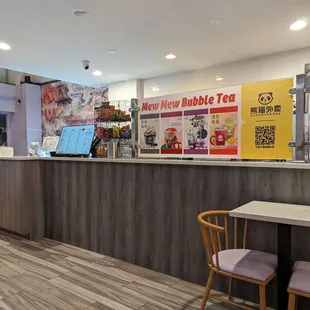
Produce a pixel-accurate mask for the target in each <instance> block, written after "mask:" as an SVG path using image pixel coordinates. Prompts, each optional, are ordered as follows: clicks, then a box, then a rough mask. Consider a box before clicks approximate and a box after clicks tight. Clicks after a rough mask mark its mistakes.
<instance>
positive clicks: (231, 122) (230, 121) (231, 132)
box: [224, 118, 237, 140]
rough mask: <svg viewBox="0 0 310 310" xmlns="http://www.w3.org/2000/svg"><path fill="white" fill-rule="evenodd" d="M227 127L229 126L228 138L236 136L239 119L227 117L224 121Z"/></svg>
mask: <svg viewBox="0 0 310 310" xmlns="http://www.w3.org/2000/svg"><path fill="white" fill-rule="evenodd" d="M224 125H225V127H227V134H226V140H228V139H229V138H231V137H234V136H235V130H236V126H237V121H236V120H235V119H232V118H226V119H225V121H224Z"/></svg>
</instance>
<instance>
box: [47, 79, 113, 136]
mask: <svg viewBox="0 0 310 310" xmlns="http://www.w3.org/2000/svg"><path fill="white" fill-rule="evenodd" d="M107 100H108V88H100V89H94V88H91V87H86V86H81V85H77V84H72V83H66V82H56V83H52V84H48V85H45V86H42V126H43V136H57V135H60V132H61V128H62V127H63V126H74V125H87V124H93V123H94V119H95V116H94V107H95V105H96V104H101V103H102V102H105V101H107Z"/></svg>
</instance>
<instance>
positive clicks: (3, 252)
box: [0, 243, 11, 255]
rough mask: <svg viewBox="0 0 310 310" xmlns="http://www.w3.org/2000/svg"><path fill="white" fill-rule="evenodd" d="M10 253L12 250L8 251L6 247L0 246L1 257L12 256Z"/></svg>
mask: <svg viewBox="0 0 310 310" xmlns="http://www.w3.org/2000/svg"><path fill="white" fill-rule="evenodd" d="M8 244H9V243H8ZM10 253H11V251H10V250H8V249H6V248H5V247H4V246H0V255H6V254H10Z"/></svg>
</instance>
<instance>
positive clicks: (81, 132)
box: [56, 125, 95, 155]
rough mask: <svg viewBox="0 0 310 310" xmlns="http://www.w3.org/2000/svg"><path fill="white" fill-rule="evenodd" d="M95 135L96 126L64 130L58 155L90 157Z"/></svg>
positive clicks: (69, 127) (64, 128)
mask: <svg viewBox="0 0 310 310" xmlns="http://www.w3.org/2000/svg"><path fill="white" fill-rule="evenodd" d="M94 134H95V126H94V125H87V126H66V127H63V128H62V131H61V135H60V138H59V143H58V146H57V151H56V154H57V155H88V154H89V153H90V148H91V144H92V141H93V138H94Z"/></svg>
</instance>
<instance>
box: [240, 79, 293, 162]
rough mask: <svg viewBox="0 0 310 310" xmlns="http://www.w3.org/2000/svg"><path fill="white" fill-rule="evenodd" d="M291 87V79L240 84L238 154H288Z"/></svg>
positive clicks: (282, 156) (284, 156)
mask: <svg viewBox="0 0 310 310" xmlns="http://www.w3.org/2000/svg"><path fill="white" fill-rule="evenodd" d="M292 87H294V82H293V79H283V80H275V81H268V82H262V83H256V84H249V85H244V86H242V120H243V122H244V124H243V126H242V148H241V156H242V158H247V159H291V158H292V150H291V148H289V147H288V143H289V142H290V141H291V140H292V122H293V115H292V111H293V100H292V97H291V96H290V95H289V89H290V88H292Z"/></svg>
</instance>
